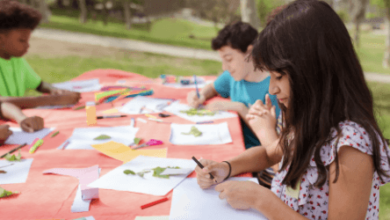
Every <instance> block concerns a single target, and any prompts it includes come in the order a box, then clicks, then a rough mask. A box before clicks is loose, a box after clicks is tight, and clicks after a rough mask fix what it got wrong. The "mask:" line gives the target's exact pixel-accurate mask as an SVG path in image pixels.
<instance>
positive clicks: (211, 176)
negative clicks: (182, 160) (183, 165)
mask: <svg viewBox="0 0 390 220" xmlns="http://www.w3.org/2000/svg"><path fill="white" fill-rule="evenodd" d="M192 159H193V160H194V161H195V163H196V164H198V166H199V167H200V168H201V169H203V168H204V166H203V165H202V164H201V163H200V162H199V161H198V160H197V159H196V158H195V157H192ZM209 174H210V178H211V179H214V176H213V175H212V174H211V173H209Z"/></svg>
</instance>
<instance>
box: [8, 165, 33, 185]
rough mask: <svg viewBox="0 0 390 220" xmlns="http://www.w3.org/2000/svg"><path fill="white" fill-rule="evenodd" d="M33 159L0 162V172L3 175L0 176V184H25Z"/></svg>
mask: <svg viewBox="0 0 390 220" xmlns="http://www.w3.org/2000/svg"><path fill="white" fill-rule="evenodd" d="M32 162H33V159H22V160H21V161H12V162H11V161H7V160H0V170H3V171H5V173H1V174H0V185H1V184H14V183H25V182H26V180H27V177H28V173H29V172H30V167H31V164H32Z"/></svg>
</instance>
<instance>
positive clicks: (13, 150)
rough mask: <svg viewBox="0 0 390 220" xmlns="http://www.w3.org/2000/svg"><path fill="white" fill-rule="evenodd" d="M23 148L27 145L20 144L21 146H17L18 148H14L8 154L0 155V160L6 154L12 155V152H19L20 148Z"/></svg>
mask: <svg viewBox="0 0 390 220" xmlns="http://www.w3.org/2000/svg"><path fill="white" fill-rule="evenodd" d="M24 146H27V144H21V145H19V146H18V147H16V148H14V149H12V150H10V151H9V152H8V153H6V154H3V155H1V157H0V158H4V157H5V156H7V154H12V153H13V152H15V151H17V150H19V149H20V148H22V147H24Z"/></svg>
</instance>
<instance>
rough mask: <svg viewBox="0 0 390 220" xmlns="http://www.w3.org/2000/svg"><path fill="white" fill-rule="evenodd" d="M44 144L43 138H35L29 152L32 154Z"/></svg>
mask: <svg viewBox="0 0 390 220" xmlns="http://www.w3.org/2000/svg"><path fill="white" fill-rule="evenodd" d="M42 144H43V140H42V139H38V138H37V139H35V141H34V142H33V143H32V144H31V145H30V149H29V151H28V152H29V153H30V154H33V153H35V151H36V150H37V149H38V147H40V146H41V145H42Z"/></svg>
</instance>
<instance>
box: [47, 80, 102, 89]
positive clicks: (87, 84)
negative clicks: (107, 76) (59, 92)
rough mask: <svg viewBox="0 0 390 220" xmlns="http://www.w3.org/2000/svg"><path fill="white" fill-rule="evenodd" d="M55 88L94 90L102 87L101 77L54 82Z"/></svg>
mask: <svg viewBox="0 0 390 220" xmlns="http://www.w3.org/2000/svg"><path fill="white" fill-rule="evenodd" d="M52 85H53V86H54V87H55V88H58V89H65V90H69V91H73V92H94V91H99V90H100V89H101V87H102V86H101V85H100V83H99V79H89V80H79V81H68V82H62V83H53V84H52Z"/></svg>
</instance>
